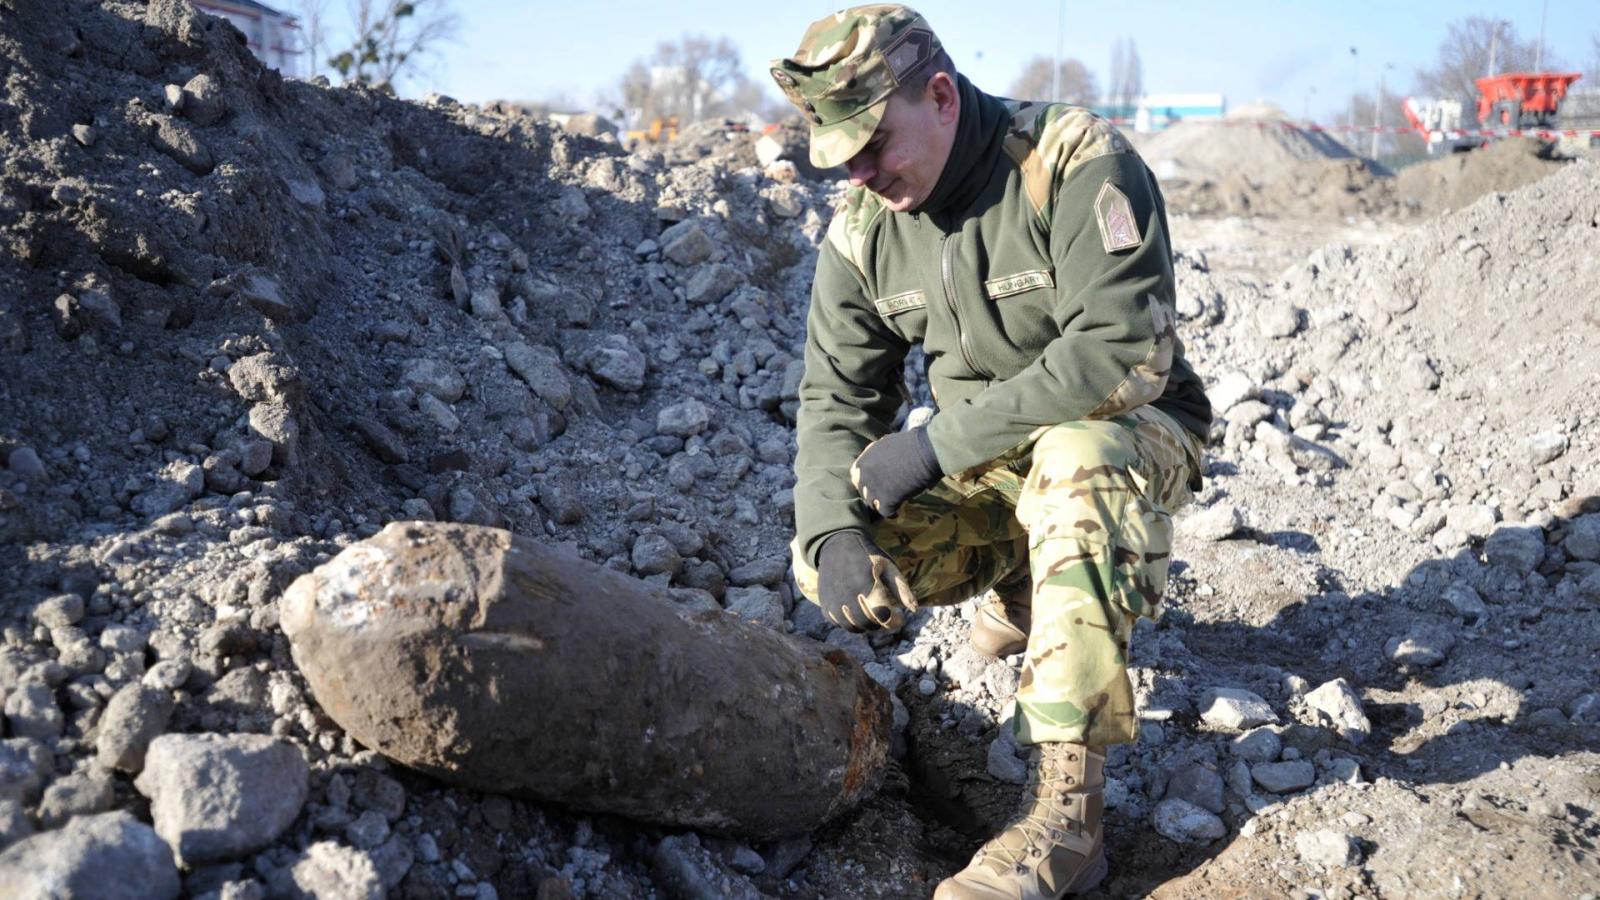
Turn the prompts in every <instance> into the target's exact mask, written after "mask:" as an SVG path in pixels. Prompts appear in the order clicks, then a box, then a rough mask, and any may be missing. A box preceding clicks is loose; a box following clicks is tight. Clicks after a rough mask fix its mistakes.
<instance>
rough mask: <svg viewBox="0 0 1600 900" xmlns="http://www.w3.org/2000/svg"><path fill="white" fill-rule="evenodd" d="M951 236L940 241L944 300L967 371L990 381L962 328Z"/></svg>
mask: <svg viewBox="0 0 1600 900" xmlns="http://www.w3.org/2000/svg"><path fill="white" fill-rule="evenodd" d="M952 249H953V248H952V247H951V244H950V235H949V233H948V232H947V233H946V234H945V235H944V236H943V237H941V238H940V239H939V273H940V276H941V279H942V280H943V281H944V299H945V303H946V304H947V305H949V307H950V315H952V316H954V317H955V320H956V344H957V345H958V346H959V347H960V348H961V360H962V362H965V363H966V364H967V370H968V371H970V372H971V373H972V374H974V375H976V376H978V377H979V378H982V379H984V380H985V381H988V380H989V375H988V373H986V372H984V371H983V370H981V369H979V368H978V364H977V362H975V361H974V360H973V358H972V347H971V345H970V344H969V343H968V342H967V330H966V329H965V328H963V327H962V326H961V308H960V307H959V306H957V305H956V283H955V282H956V280H955V274H954V272H953V270H952V269H953V263H952V262H951V261H950V260H951V250H952Z"/></svg>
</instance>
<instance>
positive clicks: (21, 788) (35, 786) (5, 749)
mask: <svg viewBox="0 0 1600 900" xmlns="http://www.w3.org/2000/svg"><path fill="white" fill-rule="evenodd" d="M54 769H55V757H54V756H53V755H52V754H51V753H50V749H49V748H48V747H46V746H45V745H44V744H43V743H41V742H40V741H38V740H36V739H34V738H21V737H18V738H10V739H8V740H5V741H0V798H3V799H6V800H15V801H18V802H22V803H32V802H33V801H35V800H37V799H39V791H40V790H41V789H42V788H43V787H44V781H45V779H46V778H47V777H49V775H50V773H51V772H52V771H54Z"/></svg>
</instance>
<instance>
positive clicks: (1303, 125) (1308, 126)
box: [1169, 119, 1600, 141]
mask: <svg viewBox="0 0 1600 900" xmlns="http://www.w3.org/2000/svg"><path fill="white" fill-rule="evenodd" d="M1180 122H1197V123H1205V124H1209V125H1226V126H1229V127H1234V128H1238V127H1243V128H1298V129H1300V130H1301V131H1340V132H1346V133H1353V134H1416V135H1422V136H1428V135H1438V136H1439V137H1441V138H1443V139H1446V140H1455V139H1456V138H1463V137H1485V138H1489V137H1533V138H1540V139H1542V140H1547V141H1553V140H1556V139H1558V138H1563V137H1591V138H1592V137H1600V131H1574V130H1563V131H1550V130H1546V129H1529V128H1465V129H1459V130H1454V131H1440V130H1437V129H1435V130H1423V129H1421V128H1412V127H1411V126H1409V125H1382V126H1373V125H1322V124H1319V123H1317V122H1292V121H1289V120H1287V119H1178V120H1174V121H1173V122H1172V123H1171V124H1172V125H1176V124H1178V123H1180ZM1169 127H1170V126H1169Z"/></svg>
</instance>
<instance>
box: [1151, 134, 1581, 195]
mask: <svg viewBox="0 0 1600 900" xmlns="http://www.w3.org/2000/svg"><path fill="white" fill-rule="evenodd" d="M1139 149H1140V153H1141V154H1143V155H1144V157H1145V159H1146V161H1147V162H1149V164H1150V166H1151V168H1152V169H1153V170H1154V171H1155V172H1156V174H1157V176H1158V177H1159V178H1160V179H1161V182H1162V186H1163V189H1164V190H1165V192H1166V196H1167V201H1168V206H1169V208H1170V209H1171V210H1173V211H1174V212H1180V213H1184V214H1188V215H1195V216H1211V217H1216V216H1267V217H1273V218H1285V217H1295V218H1312V219H1331V218H1352V219H1375V218H1409V217H1415V216H1419V215H1433V214H1437V213H1440V212H1447V211H1449V210H1453V209H1460V208H1462V207H1464V206H1466V205H1468V204H1470V203H1471V202H1472V201H1474V200H1476V199H1478V198H1479V197H1481V196H1483V195H1484V194H1487V193H1491V192H1494V191H1500V192H1505V191H1511V190H1515V189H1516V188H1519V187H1521V186H1523V185H1525V184H1528V183H1531V182H1533V181H1537V180H1539V179H1540V178H1544V177H1545V176H1548V175H1550V174H1552V173H1553V172H1554V171H1555V170H1556V169H1558V168H1560V166H1561V165H1562V164H1563V163H1564V162H1566V160H1564V159H1561V158H1559V157H1557V156H1556V155H1555V153H1554V145H1552V144H1549V143H1547V142H1541V141H1537V140H1534V139H1532V138H1514V139H1510V140H1505V141H1496V142H1493V143H1491V144H1490V145H1489V146H1488V147H1486V148H1483V149H1479V150H1474V151H1472V152H1470V153H1457V154H1449V155H1446V156H1444V157H1441V158H1439V159H1432V160H1427V161H1424V162H1419V163H1414V164H1412V165H1409V166H1406V167H1404V168H1402V169H1400V170H1399V172H1398V173H1395V172H1391V171H1389V170H1388V169H1386V168H1385V167H1384V166H1382V165H1381V164H1379V163H1377V162H1375V161H1373V160H1370V159H1366V158H1363V157H1361V156H1358V155H1357V154H1355V153H1354V152H1352V151H1351V150H1350V149H1349V148H1348V147H1346V146H1345V145H1344V144H1342V143H1340V142H1339V141H1338V140H1336V139H1334V138H1333V137H1331V136H1329V135H1328V134H1327V133H1326V132H1321V131H1307V130H1305V129H1302V128H1300V127H1299V126H1297V125H1295V124H1294V123H1292V122H1290V121H1288V120H1287V119H1286V118H1285V117H1284V116H1283V115H1282V113H1281V112H1275V111H1273V110H1270V109H1268V110H1266V111H1262V110H1259V109H1246V110H1244V111H1242V113H1230V114H1229V116H1228V117H1227V118H1225V119H1223V120H1221V121H1219V122H1182V123H1179V124H1177V125H1174V126H1173V127H1171V128H1168V129H1167V130H1165V131H1162V132H1159V133H1157V134H1155V135H1153V136H1151V137H1149V138H1147V139H1144V140H1142V141H1140V143H1139Z"/></svg>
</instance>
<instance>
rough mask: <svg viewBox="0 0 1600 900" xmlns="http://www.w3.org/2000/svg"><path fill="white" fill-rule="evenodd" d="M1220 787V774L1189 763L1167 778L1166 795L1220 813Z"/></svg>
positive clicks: (1205, 767) (1221, 806)
mask: <svg viewBox="0 0 1600 900" xmlns="http://www.w3.org/2000/svg"><path fill="white" fill-rule="evenodd" d="M1222 787H1223V785H1222V776H1221V775H1219V774H1217V771H1216V770H1215V769H1211V768H1209V767H1207V766H1203V765H1201V764H1200V763H1190V764H1188V765H1186V766H1181V767H1180V768H1178V770H1177V771H1175V772H1173V773H1172V775H1171V777H1170V778H1168V779H1167V797H1169V798H1177V799H1179V800H1187V801H1188V802H1190V803H1192V804H1194V805H1195V806H1198V807H1200V808H1202V809H1205V810H1208V811H1210V812H1213V813H1220V812H1222V809H1223V803H1222Z"/></svg>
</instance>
